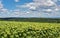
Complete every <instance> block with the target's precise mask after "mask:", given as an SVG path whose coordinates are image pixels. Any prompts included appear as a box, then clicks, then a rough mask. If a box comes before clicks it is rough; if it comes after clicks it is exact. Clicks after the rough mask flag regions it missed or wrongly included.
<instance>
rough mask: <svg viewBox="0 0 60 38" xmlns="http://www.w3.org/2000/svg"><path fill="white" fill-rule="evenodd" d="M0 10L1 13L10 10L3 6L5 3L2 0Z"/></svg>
mask: <svg viewBox="0 0 60 38" xmlns="http://www.w3.org/2000/svg"><path fill="white" fill-rule="evenodd" d="M0 12H1V13H6V12H8V9H5V8H4V6H3V4H2V1H0Z"/></svg>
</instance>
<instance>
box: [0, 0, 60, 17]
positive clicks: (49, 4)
mask: <svg viewBox="0 0 60 38" xmlns="http://www.w3.org/2000/svg"><path fill="white" fill-rule="evenodd" d="M0 17H2V18H4V17H44V18H45V17H46V18H60V0H0Z"/></svg>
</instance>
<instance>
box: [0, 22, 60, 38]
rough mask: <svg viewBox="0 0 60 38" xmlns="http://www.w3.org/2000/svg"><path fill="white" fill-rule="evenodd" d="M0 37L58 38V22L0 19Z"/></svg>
mask: <svg viewBox="0 0 60 38" xmlns="http://www.w3.org/2000/svg"><path fill="white" fill-rule="evenodd" d="M0 38H60V23H40V22H16V21H0Z"/></svg>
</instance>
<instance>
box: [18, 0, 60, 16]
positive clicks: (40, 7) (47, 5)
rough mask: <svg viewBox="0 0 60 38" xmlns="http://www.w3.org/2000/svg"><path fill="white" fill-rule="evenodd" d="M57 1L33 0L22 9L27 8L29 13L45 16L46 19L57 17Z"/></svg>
mask: <svg viewBox="0 0 60 38" xmlns="http://www.w3.org/2000/svg"><path fill="white" fill-rule="evenodd" d="M56 2H57V0H33V2H30V3H26V4H24V5H22V6H17V7H18V8H19V7H22V8H28V9H29V12H27V13H30V12H31V11H32V13H34V11H35V12H36V14H38V13H40V14H38V15H39V16H47V17H54V16H58V15H59V11H60V6H59V5H57V3H56Z"/></svg>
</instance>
